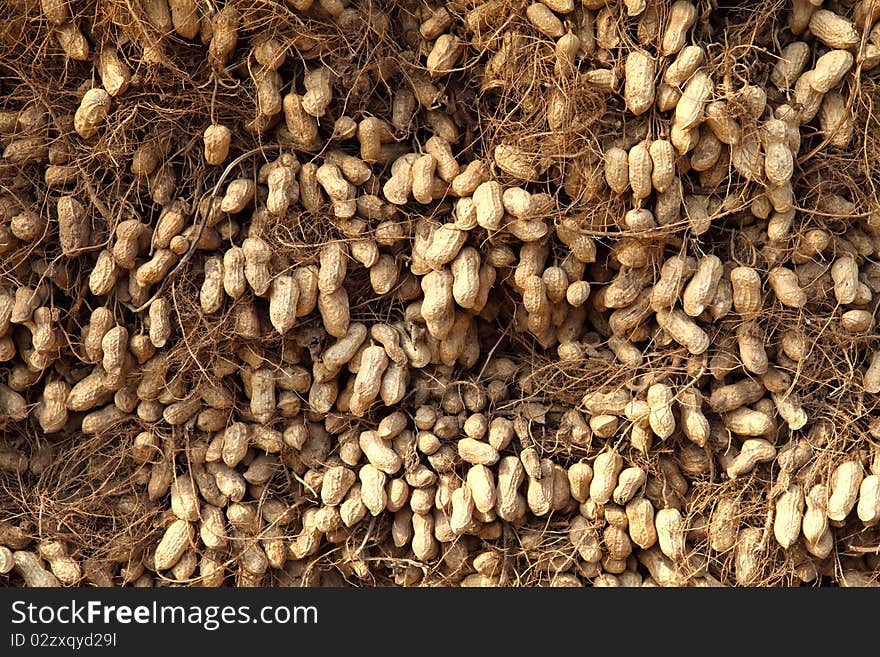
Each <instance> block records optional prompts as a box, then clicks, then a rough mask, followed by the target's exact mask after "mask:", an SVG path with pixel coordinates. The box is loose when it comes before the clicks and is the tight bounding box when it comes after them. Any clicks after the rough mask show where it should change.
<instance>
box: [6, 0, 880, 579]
mask: <svg viewBox="0 0 880 657" xmlns="http://www.w3.org/2000/svg"><path fill="white" fill-rule="evenodd" d="M711 4H713V5H714V4H715V3H711ZM22 5H23V6H22V7H21V8H19V9H17V11H18V12H20V13H21V17H20V18H21V19H22V21H21V22H22V23H25V24H28V22H29V24H30V25H32V26H33V29H34V30H37V31H38V34H39V35H40V38H41V39H42V41H41V42H40V43H41V44H42V45H41V47H40V50H39V54H38V57H40V58H43V59H44V60H45V62H48V63H50V64H51V65H52V66H56V67H59V68H58V70H59V71H60V70H65V71H69V74H68V73H65V74H64V75H69V77H61V78H60V84H61V85H62V87H64V88H63V89H62V90H60V91H56V92H55V93H53V94H46V93H44V94H42V95H41V94H40V93H38V91H39V90H33V98H32V100H30V101H28V102H24V101H22V88H23V87H27V85H26V84H25V85H23V84H18V83H15V81H13V80H12V77H11V76H10V77H9V78H5V79H6V80H7V83H6V87H5V88H4V94H5V95H0V152H2V159H0V381H2V382H0V478H2V479H3V481H4V482H6V483H5V484H4V486H5V487H6V489H7V490H8V489H9V487H10V486H11V487H18V488H19V489H21V490H22V491H24V492H22V498H23V499H24V498H26V497H27V490H28V489H29V487H30V486H34V485H35V482H37V481H38V480H40V478H41V477H45V476H46V475H47V473H51V472H52V469H51V468H52V464H53V463H55V462H57V461H58V460H63V459H64V458H65V453H66V450H67V449H69V446H70V445H71V444H74V443H77V442H82V441H85V440H95V441H98V442H100V444H102V445H106V444H109V445H111V446H113V447H114V449H116V450H117V451H118V453H119V454H120V455H121V458H122V459H123V460H124V463H125V464H127V465H126V467H127V469H126V470H125V471H124V473H123V472H119V473H116V474H113V475H111V478H112V477H123V475H124V476H125V477H126V479H125V480H124V481H123V480H122V479H120V480H119V481H118V482H117V485H116V486H115V488H114V490H115V492H114V497H113V500H112V503H113V508H114V509H115V510H116V512H118V513H119V514H120V517H122V516H125V515H131V516H134V515H138V514H140V515H143V514H152V516H153V520H152V525H151V527H152V531H151V532H149V533H148V534H146V535H144V536H141V537H140V539H139V540H135V538H136V537H135V538H133V537H131V536H128V535H125V534H120V536H119V537H118V540H116V541H115V542H112V543H111V544H109V545H106V546H104V549H102V550H95V549H92V548H89V549H84V548H83V546H81V545H78V544H77V542H76V541H74V540H71V539H70V538H69V537H65V536H66V535H65V534H64V524H65V522H66V521H65V519H64V518H53V517H44V516H43V515H39V514H30V515H29V514H28V513H25V512H22V511H21V510H18V511H17V510H16V509H15V507H14V504H12V503H6V504H4V505H0V582H4V581H10V582H12V583H14V584H16V585H21V584H24V585H26V586H59V585H64V586H76V585H89V584H97V585H102V586H109V585H130V586H169V585H201V586H221V585H237V586H259V585H279V584H280V585H319V584H324V585H327V584H330V585H333V584H343V583H346V582H348V583H353V584H357V585H371V584H377V583H379V584H390V583H394V584H397V585H401V586H414V585H462V586H497V585H538V584H540V585H552V586H582V585H592V586H717V585H735V584H739V585H755V584H780V583H785V584H792V583H799V582H804V583H812V584H819V583H822V584H840V585H846V586H863V585H876V584H877V573H878V572H880V552H878V550H880V548H878V545H880V415H877V414H875V413H876V412H875V411H874V409H875V407H876V406H877V400H878V399H880V397H878V394H880V341H878V340H876V339H875V338H876V337H877V336H876V318H875V312H876V308H877V299H878V297H875V295H877V294H878V293H880V265H878V262H877V260H876V258H877V257H878V256H880V201H877V202H874V203H873V204H872V203H870V202H866V200H865V199H866V198H868V196H867V193H866V195H865V196H862V197H859V198H855V197H853V195H852V194H850V193H849V191H848V190H847V189H845V188H833V189H830V188H827V187H823V188H822V190H821V193H816V194H807V193H805V189H807V187H810V188H814V187H816V185H817V184H818V183H817V182H816V181H817V180H818V181H819V182H821V181H822V180H823V178H822V176H823V175H825V174H827V175H831V173H830V172H823V171H821V170H820V171H818V172H816V171H812V170H811V171H810V172H809V173H807V172H806V168H807V165H808V163H810V162H811V158H813V157H816V156H817V154H818V155H820V156H821V154H823V153H836V154H837V155H840V156H842V157H848V158H851V159H853V158H855V159H858V158H860V157H863V153H862V151H861V150H860V148H861V147H862V146H863V144H862V143H860V140H862V139H864V136H865V133H866V131H867V130H868V129H869V127H867V126H866V125H864V124H865V119H864V117H862V116H861V115H860V114H858V112H857V109H858V107H859V102H858V100H857V96H858V94H859V93H861V92H860V90H861V88H862V86H861V85H863V84H867V83H868V82H869V81H870V78H871V76H873V75H874V70H875V67H877V66H878V64H880V23H877V24H876V25H875V21H877V20H878V19H880V2H874V1H873V0H857V1H856V2H852V1H850V2H844V1H842V0H841V1H839V2H825V3H824V4H823V2H822V0H809V1H808V0H793V1H790V2H786V3H785V7H784V8H782V9H780V8H773V9H772V10H769V11H770V14H771V15H770V16H768V18H767V21H768V22H767V25H768V26H769V25H771V22H770V19H772V25H773V26H775V28H777V29H778V33H777V34H775V35H774V39H772V40H768V42H767V43H770V44H772V45H771V46H769V47H763V46H762V47H758V46H755V48H754V49H755V50H756V51H759V52H757V54H756V53H755V52H752V51H751V50H748V49H744V50H743V51H742V52H739V53H737V52H733V51H731V52H727V51H725V41H724V35H723V34H722V32H721V28H719V24H718V23H717V21H716V22H713V21H715V20H716V19H715V18H713V9H712V8H711V7H710V3H707V2H689V1H688V0H675V1H671V0H622V1H616V0H577V1H575V0H544V2H532V3H528V2H519V1H511V0H488V1H486V2H483V1H482V0H450V1H449V2H446V3H445V4H444V3H438V2H434V1H433V0H431V1H424V2H401V3H398V2H390V3H381V2H375V1H373V0H361V1H359V0H315V1H314V2H313V0H286V1H285V2H247V1H244V0H242V1H237V0H227V1H226V2H216V3H201V2H197V1H196V0H131V1H130V2H124V3H113V2H109V3H99V4H98V5H97V6H95V4H94V3H91V2H86V1H85V0H83V1H82V2H80V1H78V0H42V1H41V2H39V3H37V2H24V3H22ZM104 5H106V7H104ZM109 7H113V8H114V11H111V10H110V9H109ZM766 9H767V8H766V7H765V10H766ZM103 11H106V12H107V15H106V16H105V15H102V14H101V12H103ZM715 11H720V10H717V9H716V10H715ZM719 20H721V21H723V20H725V19H723V18H722V19H719ZM732 20H733V19H731V21H732ZM285 26H287V27H290V28H291V29H286V27H285ZM298 26H299V27H301V28H303V29H298ZM309 26H311V27H312V28H314V29H318V28H321V29H325V30H327V33H328V34H339V35H343V36H344V37H345V38H346V43H348V44H349V46H350V47H351V48H353V49H355V50H354V51H353V52H354V53H355V54H352V55H347V54H345V53H343V52H333V51H331V50H329V49H328V47H327V46H326V44H325V43H323V42H322V40H321V39H319V38H313V37H310V36H309V35H308V32H307V31H304V29H305V27H309ZM316 26H317V27H316ZM729 27H730V28H731V29H733V28H735V27H736V25H735V24H731V25H730V26H729ZM21 29H30V28H21ZM132 34H134V35H138V34H140V35H141V38H137V37H136V36H131V35H132ZM108 35H116V36H117V37H118V38H117V40H116V41H115V42H114V40H113V39H111V38H108ZM122 35H125V37H124V38H123V36H122ZM12 38H16V37H12ZM334 43H335V42H334ZM376 43H384V44H386V46H387V44H389V43H390V44H393V45H394V46H395V47H396V51H395V54H394V55H393V56H385V57H379V58H376V59H374V60H372V63H371V64H370V66H367V67H365V68H363V69H362V70H360V71H359V72H358V73H357V75H353V74H352V73H351V71H350V70H349V68H350V67H351V66H357V62H358V61H359V60H358V57H359V56H360V55H364V54H365V52H366V51H368V50H369V48H370V44H376ZM359 44H360V45H359ZM728 45H729V44H728ZM358 48H360V50H358ZM0 52H11V51H10V50H6V51H4V50H0ZM744 53H745V54H744ZM746 54H747V55H748V56H750V57H753V59H754V61H755V62H756V63H755V64H754V65H750V66H743V67H741V68H737V66H736V65H735V63H734V64H731V61H732V60H735V59H736V58H737V57H744V56H746ZM184 57H186V58H188V59H185V58H184ZM530 58H531V59H532V60H533V62H536V63H535V64H534V65H533V66H532V68H528V67H525V68H524V67H523V61H525V60H528V59H530ZM349 60H351V61H349ZM193 61H196V62H197V64H193ZM11 64H12V62H11V61H5V62H4V61H3V59H2V58H0V66H7V65H11ZM28 64H29V63H28V62H24V63H21V62H18V63H16V66H18V67H19V68H17V69H16V70H26V67H27V66H28ZM47 65H48V64H47ZM22 67H24V68H22ZM187 67H189V68H188V69H187ZM725 67H727V68H725ZM7 68H8V66H7ZM181 69H187V70H188V71H189V74H190V75H192V79H191V84H192V85H194V86H198V89H199V93H201V94H202V95H201V96H199V97H200V98H205V99H206V100H205V103H206V106H202V107H198V108H195V109H194V111H196V110H197V111H198V112H200V113H201V114H199V115H198V116H200V117H202V118H204V120H202V121H201V124H200V125H199V129H198V132H197V133H196V134H195V135H193V134H184V133H183V132H181V134H177V133H175V131H173V130H171V131H167V130H166V131H164V132H162V131H150V130H147V131H142V132H141V133H139V134H130V135H128V136H127V137H125V138H123V137H121V135H122V136H124V135H126V132H125V131H126V125H127V123H128V122H135V121H136V120H137V115H138V112H139V111H141V110H139V107H141V106H140V105H139V103H141V102H143V103H145V102H146V101H145V100H144V98H145V95H144V94H145V92H144V91H143V89H144V88H145V86H144V85H146V84H153V85H154V86H155V84H156V80H159V81H161V80H162V79H163V77H162V76H163V75H167V76H168V79H169V80H170V79H172V71H177V72H179V71H180V70H181ZM175 74H176V73H175ZM59 75H60V74H59ZM530 76H532V77H531V78H530ZM749 76H754V77H749ZM174 79H177V78H174ZM19 82H20V81H19ZM202 83H204V84H202ZM65 84H66V85H67V86H66V87H65V86H64V85H65ZM211 85H213V89H214V95H215V97H216V94H217V89H218V88H221V89H222V88H228V87H229V86H230V85H239V86H238V87H237V88H239V89H240V90H241V91H240V92H239V93H240V104H241V112H242V116H244V117H245V118H244V119H242V118H241V117H231V116H225V117H224V115H223V113H222V112H219V111H216V110H215V109H214V107H213V106H211V107H210V108H209V107H208V106H207V104H208V103H209V102H212V101H210V99H211V89H212V86H211ZM224 85H225V87H224ZM31 86H33V85H31ZM462 89H464V90H465V92H462ZM467 90H470V95H468V93H466V91H467ZM185 92H186V93H189V91H187V88H186V87H185V85H184V87H181V88H178V87H176V86H173V85H171V84H170V83H169V85H168V89H167V93H168V94H169V95H174V94H178V93H181V94H182V93H185ZM28 93H30V92H28ZM578 94H580V95H578ZM58 98H61V99H72V100H73V101H74V102H71V103H69V104H68V106H67V109H66V113H65V112H59V111H58V107H59V105H58V104H57V103H58ZM139 98H140V100H139ZM499 98H500V99H507V100H508V101H509V100H510V99H511V98H513V99H515V104H504V102H503V101H502V100H498V99H499ZM578 98H590V99H591V102H592V103H593V105H594V106H598V107H600V108H603V109H600V110H599V111H598V112H597V114H596V115H595V116H589V115H588V114H587V113H586V112H585V111H584V110H583V108H582V106H581V105H578V102H577V99H578ZM854 99H855V100H854ZM492 102H497V108H498V110H499V113H501V114H506V116H504V115H500V116H495V117H487V116H481V115H479V111H480V110H481V109H483V108H486V107H491V106H492V105H491V103H492ZM53 103H54V104H53ZM521 117H529V120H530V121H531V123H528V125H529V126H531V129H533V130H534V131H535V132H532V133H529V134H519V135H517V138H515V139H514V138H512V137H511V135H513V134H515V133H513V132H509V131H508V132H505V130H503V129H501V128H499V127H498V124H501V125H502V126H503V125H504V124H505V121H514V122H515V121H517V120H519V118H521ZM535 117H538V118H537V119H535ZM490 119H491V120H490ZM180 120H181V121H182V120H183V119H180ZM493 121H494V122H493ZM523 121H524V123H523V125H525V119H523ZM860 121H861V124H860ZM132 124H133V123H132ZM536 126H537V127H536ZM539 129H540V131H538V130H539ZM252 144H256V146H254V147H253V148H251V145H252ZM102 153H110V155H106V156H102V155H101V154H102ZM196 171H197V172H199V174H198V175H199V176H200V177H199V184H196V183H195V182H194V181H195V180H196V176H195V174H194V173H193V172H196ZM829 179H830V178H829ZM90 181H91V182H90ZM108 181H109V182H108ZM113 181H131V183H130V184H128V182H125V184H124V185H122V186H121V187H119V189H120V196H119V198H118V199H114V198H107V197H106V196H105V195H104V194H102V193H101V192H100V191H96V190H100V189H109V188H110V185H112V183H113ZM841 224H843V225H844V228H843V229H841V227H840V226H841ZM316 236H320V238H318V237H316ZM827 335H834V336H836V338H835V339H837V340H838V342H837V343H835V344H843V345H848V346H846V347H845V348H843V349H838V350H837V351H839V352H841V353H835V354H832V355H831V356H830V357H834V358H838V359H843V358H847V359H848V363H849V365H850V367H849V371H848V374H847V380H846V382H845V383H839V382H837V383H835V385H836V386H838V387H837V389H836V391H835V392H834V393H833V394H832V393H829V392H828V391H826V390H825V389H824V388H823V387H822V381H821V378H817V375H815V374H814V369H811V368H812V367H814V364H815V363H818V362H820V360H821V358H823V357H829V356H828V355H827V354H825V355H823V354H822V353H820V352H823V350H824V351H827V350H828V349H826V347H823V346H822V345H823V344H825V343H821V342H820V340H822V339H825V336H827ZM828 344H831V343H828ZM832 351H833V350H832ZM842 352H845V353H842ZM588 372H592V373H593V374H589V373H588ZM596 372H599V374H598V375H596V374H595V373H596ZM560 380H563V381H564V384H562V387H561V388H559V389H557V388H552V387H548V386H549V385H550V383H551V382H555V383H554V385H556V386H559V385H561V384H559V381H560ZM560 390H574V391H576V398H575V399H570V398H568V397H567V396H566V395H564V394H561V393H560V392H559V391H560ZM841 399H844V400H853V401H852V404H851V407H852V408H861V409H862V412H861V413H860V414H858V415H857V416H853V417H852V418H851V419H852V423H850V424H843V425H841V424H839V422H838V421H837V420H836V417H837V416H835V415H833V414H831V413H830V412H828V413H826V412H824V411H823V409H824V408H826V406H823V404H825V405H828V404H834V403H838V402H840V400H841ZM847 408H849V407H847ZM95 444H98V443H97V442H96V443H95ZM84 476H85V475H84ZM95 476H99V475H95ZM106 483H107V482H106V481H105V482H104V484H106ZM111 487H112V486H111Z"/></svg>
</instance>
